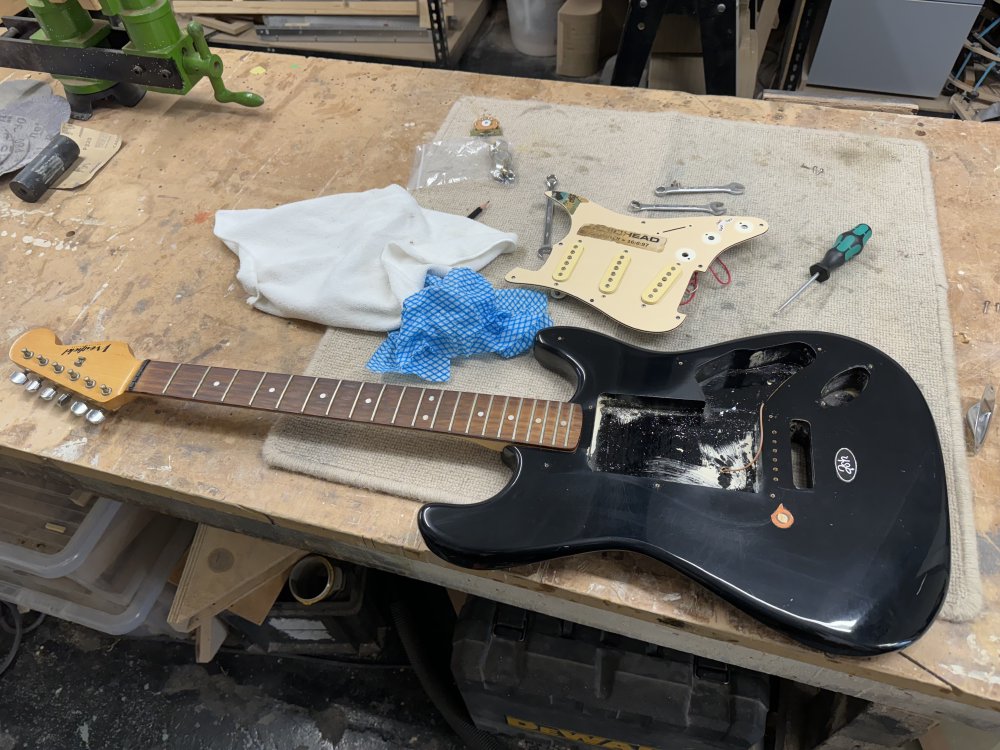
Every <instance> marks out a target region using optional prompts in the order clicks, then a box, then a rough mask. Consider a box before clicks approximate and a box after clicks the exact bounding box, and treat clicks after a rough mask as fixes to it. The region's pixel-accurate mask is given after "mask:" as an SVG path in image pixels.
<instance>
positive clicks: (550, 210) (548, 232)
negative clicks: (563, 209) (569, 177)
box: [538, 174, 559, 259]
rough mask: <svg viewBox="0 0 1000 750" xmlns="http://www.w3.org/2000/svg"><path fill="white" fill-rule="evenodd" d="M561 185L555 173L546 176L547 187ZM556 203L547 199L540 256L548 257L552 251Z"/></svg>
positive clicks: (539, 250) (549, 188) (553, 187)
mask: <svg viewBox="0 0 1000 750" xmlns="http://www.w3.org/2000/svg"><path fill="white" fill-rule="evenodd" d="M558 185H559V180H557V179H556V176H555V175H554V174H550V175H549V176H548V177H546V178H545V189H546V190H555V189H556V186H558ZM555 209H556V206H555V203H553V202H552V199H551V198H548V199H546V201H545V227H544V229H543V230H542V246H541V247H540V248H538V257H539V258H543V259H544V258H548V257H549V254H550V253H551V252H552V219H553V218H554V217H555Z"/></svg>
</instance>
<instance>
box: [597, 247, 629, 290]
mask: <svg viewBox="0 0 1000 750" xmlns="http://www.w3.org/2000/svg"><path fill="white" fill-rule="evenodd" d="M631 262H632V256H631V255H629V253H628V252H627V251H626V252H624V253H620V254H619V255H618V257H616V258H615V259H614V260H613V261H611V265H609V266H608V269H607V270H606V271H605V272H604V279H603V281H601V294H612V293H613V292H616V291H618V287H619V286H621V283H622V276H624V275H625V269H626V268H628V264H629V263H631Z"/></svg>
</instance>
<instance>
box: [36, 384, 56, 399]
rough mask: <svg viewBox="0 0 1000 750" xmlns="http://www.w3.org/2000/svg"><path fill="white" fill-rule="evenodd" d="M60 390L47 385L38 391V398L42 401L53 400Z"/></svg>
mask: <svg viewBox="0 0 1000 750" xmlns="http://www.w3.org/2000/svg"><path fill="white" fill-rule="evenodd" d="M58 392H59V391H57V390H56V389H55V388H53V387H52V386H51V385H47V386H45V387H44V388H42V390H40V391H39V392H38V398H40V399H41V400H42V401H51V400H52V399H54V398H55V397H56V394H57V393H58Z"/></svg>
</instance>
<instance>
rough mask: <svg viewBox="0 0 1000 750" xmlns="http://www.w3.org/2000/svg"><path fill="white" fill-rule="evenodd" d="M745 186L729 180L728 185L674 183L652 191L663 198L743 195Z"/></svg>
mask: <svg viewBox="0 0 1000 750" xmlns="http://www.w3.org/2000/svg"><path fill="white" fill-rule="evenodd" d="M746 190H747V189H746V188H745V187H744V186H743V185H741V184H740V183H738V182H730V183H729V184H728V185H719V186H717V187H689V188H686V187H681V186H680V185H678V184H676V183H674V184H673V185H669V186H666V185H664V186H661V187H658V188H656V190H654V191H653V193H655V194H656V195H657V196H659V197H660V198H663V197H665V196H667V195H704V194H708V193H728V194H729V195H743V193H745V192H746Z"/></svg>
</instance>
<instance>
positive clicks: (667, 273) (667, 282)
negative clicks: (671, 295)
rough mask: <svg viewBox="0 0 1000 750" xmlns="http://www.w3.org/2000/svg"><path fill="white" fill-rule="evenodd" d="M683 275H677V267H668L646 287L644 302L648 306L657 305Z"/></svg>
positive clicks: (643, 295) (643, 296) (643, 294)
mask: <svg viewBox="0 0 1000 750" xmlns="http://www.w3.org/2000/svg"><path fill="white" fill-rule="evenodd" d="M681 275H682V274H679V273H677V266H676V265H673V266H667V267H666V268H664V269H663V270H662V271H660V273H659V274H658V275H657V276H656V279H655V280H654V281H653V283H652V284H650V285H649V286H648V287H646V290H645V291H644V292H643V293H642V301H643V303H644V304H647V305H655V304H656V303H657V302H659V301H660V300H661V299H663V295H664V294H666V293H667V292H668V291H669V290H670V287H671V286H673V285H674V282H676V281H677V279H679V278H680V277H681Z"/></svg>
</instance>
